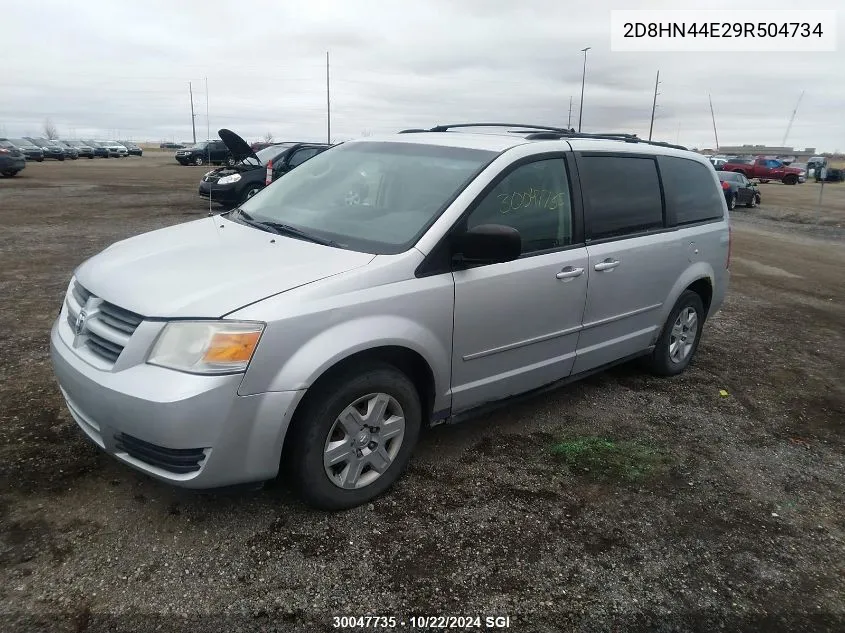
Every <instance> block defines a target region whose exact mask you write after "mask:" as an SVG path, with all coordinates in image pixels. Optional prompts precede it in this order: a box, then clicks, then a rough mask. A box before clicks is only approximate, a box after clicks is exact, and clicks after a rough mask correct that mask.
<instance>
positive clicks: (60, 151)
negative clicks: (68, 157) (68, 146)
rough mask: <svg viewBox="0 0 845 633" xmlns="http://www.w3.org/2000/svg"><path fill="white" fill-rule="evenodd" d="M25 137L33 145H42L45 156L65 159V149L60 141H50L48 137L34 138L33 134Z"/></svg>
mask: <svg viewBox="0 0 845 633" xmlns="http://www.w3.org/2000/svg"><path fill="white" fill-rule="evenodd" d="M24 139H25V140H27V141H29V142H30V143H32V144H33V145H35V146H37V147H40V148H41V151H42V152H44V158H55V159H56V160H64V159H65V150H64V148H63V147H62V146H61V145H59V144H58V143H54V142H53V141H48V140H47V139H46V138H33V137H31V136H24Z"/></svg>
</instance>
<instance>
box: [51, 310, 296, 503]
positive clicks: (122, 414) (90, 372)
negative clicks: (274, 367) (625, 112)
mask: <svg viewBox="0 0 845 633" xmlns="http://www.w3.org/2000/svg"><path fill="white" fill-rule="evenodd" d="M72 337H73V334H72V332H71V329H70V326H69V325H68V324H67V318H66V316H65V313H64V310H63V311H62V315H61V316H59V318H58V319H57V320H56V322H55V323H54V324H53V329H52V332H51V336H50V355H51V358H52V362H53V368H54V371H55V374H56V378H57V380H58V383H59V387H60V389H61V392H62V395H63V396H64V398H65V401H66V403H67V406H68V409H69V410H70V413H71V415H72V416H73V418H74V420H75V421H76V423H77V424H78V425H79V427H80V428H81V429H82V430H83V431H84V432H85V434H86V435H87V436H88V437H89V438H90V439H91V440H92V441H93V442H94V443H95V444H97V446H99V447H100V448H101V449H103V450H104V451H105V452H107V453H109V454H110V455H112V456H113V457H115V458H116V459H118V460H120V461H122V462H123V463H125V464H128V465H129V466H132V467H133V468H135V469H136V470H139V471H141V472H144V473H146V474H148V475H150V476H152V477H155V478H156V479H159V480H161V481H165V482H168V483H171V484H174V485H177V486H182V487H185V488H217V487H222V486H229V485H234V484H241V483H249V482H257V481H264V480H267V479H272V478H273V477H275V476H276V475H277V473H278V469H279V459H280V457H281V449H282V442H283V440H284V437H285V433H286V431H287V428H288V425H289V423H290V419H291V416H292V415H293V411H294V409H295V407H296V405H297V404H298V402H299V400H300V398H301V397H302V395H303V393H304V391H279V392H267V393H261V394H256V395H250V396H240V395H238V386H239V385H240V383H241V379H242V377H243V375H242V374H233V375H224V376H198V375H193V374H187V373H182V372H177V371H173V370H168V369H165V368H162V367H155V366H153V365H147V364H145V363H141V364H136V365H134V366H131V367H128V368H126V369H123V370H121V371H104V370H101V369H98V368H95V367H94V366H93V365H91V364H89V363H88V362H86V361H85V360H83V358H82V357H80V356H79V355H78V354H77V353H76V352H75V351H74V349H72V347H71V345H69V344H68V342H67V341H71V340H72ZM126 436H129V437H130V438H131V439H132V441H134V442H136V446H137V445H138V444H137V440H140V445H141V447H142V449H143V448H144V447H145V446H147V445H153V446H154V447H155V449H157V452H156V454H173V453H180V454H181V453H192V452H195V451H200V459H199V460H198V461H197V465H198V468H197V469H196V470H194V471H193V472H174V470H178V469H175V468H171V467H169V466H167V465H165V466H164V467H162V466H161V465H157V464H155V463H152V462H155V460H154V459H148V458H147V457H145V456H144V455H143V454H142V455H141V456H140V457H139V454H138V451H137V450H132V449H131V448H127V446H126V445H127V442H126V440H125V437H126ZM144 450H146V449H144ZM130 453H132V454H130Z"/></svg>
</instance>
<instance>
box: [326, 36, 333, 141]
mask: <svg viewBox="0 0 845 633" xmlns="http://www.w3.org/2000/svg"><path fill="white" fill-rule="evenodd" d="M326 143H328V144H329V145H331V144H332V99H331V91H330V88H329V51H326Z"/></svg>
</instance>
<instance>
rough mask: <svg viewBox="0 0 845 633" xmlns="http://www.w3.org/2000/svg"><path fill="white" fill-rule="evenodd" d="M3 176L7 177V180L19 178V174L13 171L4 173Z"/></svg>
mask: <svg viewBox="0 0 845 633" xmlns="http://www.w3.org/2000/svg"><path fill="white" fill-rule="evenodd" d="M3 175H4V176H6V178H12V177H14V176H17V175H18V172H17V171H11V170H10V171H4V172H3Z"/></svg>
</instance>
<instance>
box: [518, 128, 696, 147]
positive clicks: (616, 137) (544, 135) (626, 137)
mask: <svg viewBox="0 0 845 633" xmlns="http://www.w3.org/2000/svg"><path fill="white" fill-rule="evenodd" d="M564 138H592V139H603V140H606V141H623V142H625V143H643V144H644V145H656V146H657V147H671V148H672V149H680V150H684V151H687V150H688V148H686V147H684V146H683V145H675V144H674V143H665V142H663V141H647V140H646V139H642V138H640V137H639V136H637V135H636V134H616V133H613V132H610V133H591V132H574V133H571V132H538V133H535V134H529V135H528V136H526V137H525V139H526V140H528V141H549V140H554V139H564Z"/></svg>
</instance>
